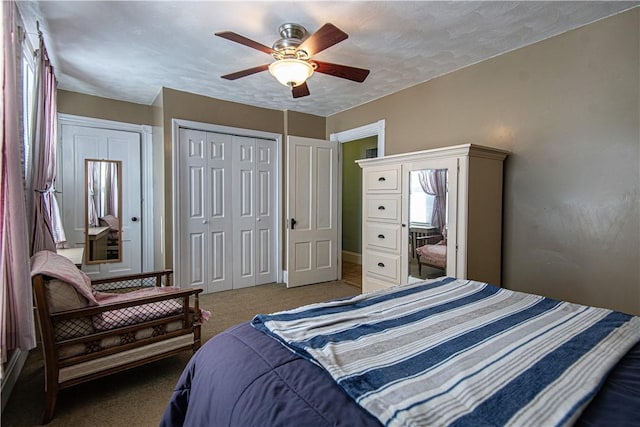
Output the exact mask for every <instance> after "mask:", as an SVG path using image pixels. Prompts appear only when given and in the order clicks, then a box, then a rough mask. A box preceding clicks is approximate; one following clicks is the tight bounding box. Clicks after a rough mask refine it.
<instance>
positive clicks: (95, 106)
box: [58, 89, 153, 125]
mask: <svg viewBox="0 0 640 427" xmlns="http://www.w3.org/2000/svg"><path fill="white" fill-rule="evenodd" d="M58 112H59V113H65V114H73V115H75V116H83V117H91V118H94V119H103V120H113V121H116V122H124V123H133V124H136V125H150V124H152V123H153V111H152V107H151V106H150V105H142V104H134V103H131V102H126V101H116V100H115V99H108V98H100V97H98V96H92V95H86V94H83V93H78V92H69V91H66V90H62V89H59V90H58Z"/></svg>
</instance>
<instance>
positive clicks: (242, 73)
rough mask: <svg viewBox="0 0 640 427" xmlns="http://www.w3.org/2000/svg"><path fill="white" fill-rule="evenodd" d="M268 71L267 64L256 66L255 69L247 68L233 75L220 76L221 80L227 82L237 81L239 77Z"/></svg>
mask: <svg viewBox="0 0 640 427" xmlns="http://www.w3.org/2000/svg"><path fill="white" fill-rule="evenodd" d="M268 69H269V64H265V65H258V66H257V67H253V68H247V69H246V70H242V71H236V72H235V73H231V74H226V75H224V76H222V78H223V79H227V80H235V79H239V78H240V77H246V76H250V75H251V74H255V73H259V72H261V71H266V70H268Z"/></svg>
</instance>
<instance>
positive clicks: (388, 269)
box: [364, 251, 400, 285]
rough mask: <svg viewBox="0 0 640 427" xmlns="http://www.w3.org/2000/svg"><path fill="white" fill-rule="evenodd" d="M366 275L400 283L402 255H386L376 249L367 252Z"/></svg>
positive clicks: (395, 283)
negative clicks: (375, 250)
mask: <svg viewBox="0 0 640 427" xmlns="http://www.w3.org/2000/svg"><path fill="white" fill-rule="evenodd" d="M364 268H365V271H366V275H367V276H371V277H374V278H378V279H382V280H385V281H389V282H391V283H392V284H394V285H399V284H400V256H399V255H386V254H382V253H378V252H374V251H369V252H367V257H366V262H365V265H364Z"/></svg>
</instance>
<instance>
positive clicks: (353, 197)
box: [341, 136, 378, 254]
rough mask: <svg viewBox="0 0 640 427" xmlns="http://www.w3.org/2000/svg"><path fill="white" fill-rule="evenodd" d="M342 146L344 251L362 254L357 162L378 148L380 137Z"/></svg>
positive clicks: (359, 176) (359, 182) (360, 191)
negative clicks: (370, 149) (367, 151)
mask: <svg viewBox="0 0 640 427" xmlns="http://www.w3.org/2000/svg"><path fill="white" fill-rule="evenodd" d="M341 145H342V159H343V161H342V250H344V251H349V252H354V253H357V254H359V253H362V169H361V168H360V166H358V165H357V164H356V163H355V161H356V160H359V159H364V158H365V152H366V150H367V149H369V148H376V147H377V146H378V137H377V136H372V137H368V138H364V139H358V140H355V141H350V142H346V143H344V144H341Z"/></svg>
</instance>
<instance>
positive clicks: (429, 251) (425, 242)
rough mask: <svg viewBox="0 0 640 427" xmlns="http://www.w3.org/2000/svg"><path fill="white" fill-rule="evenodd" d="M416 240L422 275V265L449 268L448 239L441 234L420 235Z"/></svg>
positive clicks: (442, 268) (419, 269) (419, 272)
mask: <svg viewBox="0 0 640 427" xmlns="http://www.w3.org/2000/svg"><path fill="white" fill-rule="evenodd" d="M416 240H417V242H416V246H417V247H416V259H417V260H418V274H420V275H422V265H423V264H425V265H427V266H429V267H435V268H438V269H441V270H445V271H446V269H447V241H446V240H445V239H444V238H443V236H442V235H441V234H437V235H433V236H424V237H418V238H417V239H416Z"/></svg>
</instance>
